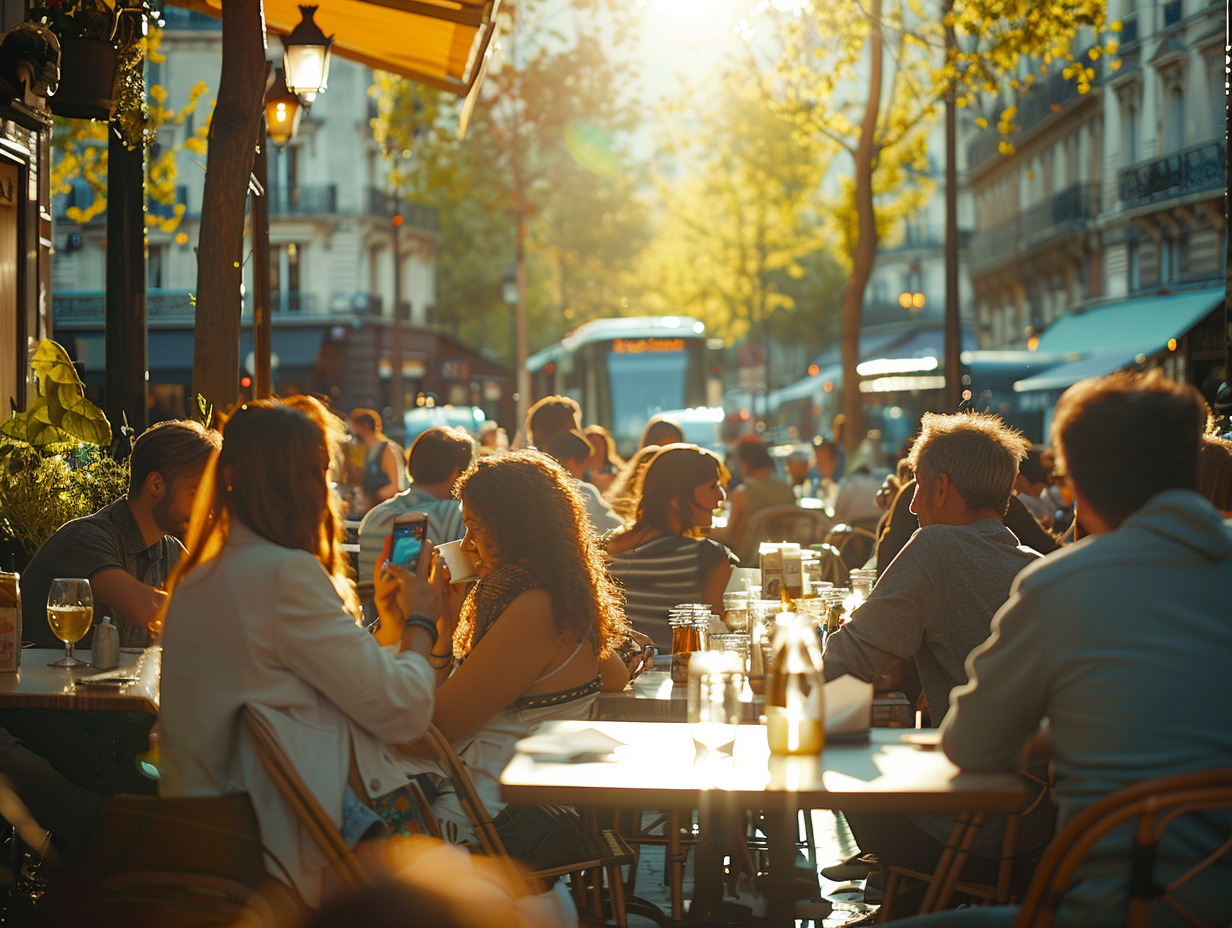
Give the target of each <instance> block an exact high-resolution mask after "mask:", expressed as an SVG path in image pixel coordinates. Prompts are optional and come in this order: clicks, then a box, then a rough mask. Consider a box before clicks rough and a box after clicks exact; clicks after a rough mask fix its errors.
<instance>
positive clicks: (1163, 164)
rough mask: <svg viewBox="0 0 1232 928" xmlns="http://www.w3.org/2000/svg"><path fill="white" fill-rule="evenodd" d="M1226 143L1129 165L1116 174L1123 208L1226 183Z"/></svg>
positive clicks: (1215, 143) (1218, 187) (1192, 147)
mask: <svg viewBox="0 0 1232 928" xmlns="http://www.w3.org/2000/svg"><path fill="white" fill-rule="evenodd" d="M1227 177H1228V146H1227V144H1226V143H1224V142H1221V141H1219V140H1215V141H1211V142H1202V143H1200V144H1198V145H1192V146H1190V147H1189V148H1184V149H1182V150H1181V151H1178V152H1174V153H1173V154H1170V155H1165V156H1164V157H1162V158H1156V159H1154V160H1152V161H1142V162H1140V163H1138V164H1134V165H1130V166H1129V167H1127V168H1125V169H1124V170H1123V171H1121V173H1120V174H1119V175H1118V178H1117V180H1118V187H1119V193H1120V196H1121V206H1122V208H1123V209H1133V208H1135V207H1138V206H1147V205H1149V204H1151V203H1162V202H1164V201H1165V200H1174V199H1177V198H1179V197H1184V196H1189V195H1190V194H1192V193H1202V192H1203V191H1206V190H1219V189H1222V188H1223V187H1226V186H1227Z"/></svg>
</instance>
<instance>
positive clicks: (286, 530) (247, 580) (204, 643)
mask: <svg viewBox="0 0 1232 928" xmlns="http://www.w3.org/2000/svg"><path fill="white" fill-rule="evenodd" d="M295 406H296V407H298V408H293V407H292V406H291V404H290V403H289V402H281V401H274V400H268V401H261V402H256V403H250V404H248V405H246V406H242V407H240V408H239V409H238V410H236V411H235V413H234V414H233V415H232V416H231V418H230V419H229V420H228V421H227V423H226V425H225V426H224V428H223V446H222V450H221V452H219V453H217V454H216V456H215V458H214V459H212V460H211V462H210V464H209V466H208V468H207V470H206V473H205V476H204V478H203V481H202V488H203V492H202V494H201V497H199V498H198V500H197V503H196V506H195V511H194V514H193V520H192V528H191V530H190V532H189V538H188V554H187V555H186V556H185V558H184V561H183V563H182V564H181V565H180V567H179V569H178V571H177V573H176V575H175V577H173V591H172V595H171V600H170V604H169V606H168V609H167V616H166V631H165V632H164V636H163V642H164V644H163V649H164V650H163V664H162V705H161V712H160V729H161V739H162V740H161V748H162V782H161V786H160V789H161V792H162V793H163V794H164V795H169V796H210V795H221V794H230V793H239V792H247V793H249V794H250V795H251V797H252V801H253V805H254V806H255V808H256V812H257V819H258V822H259V825H260V829H261V839H262V842H263V843H264V845H265V847H266V849H267V850H268V852H269V853H270V855H271V856H272V857H273V858H275V862H274V863H273V864H272V865H271V867H270V869H271V872H273V873H275V874H282V875H284V876H286V877H287V878H289V880H290V882H292V883H293V884H294V886H295V887H296V889H298V890H299V892H300V894H301V895H302V896H303V897H304V900H305V901H306V902H307V903H308V904H309V905H316V904H318V902H319V901H320V898H321V894H322V888H323V887H322V877H323V874H324V872H325V870H326V867H327V861H326V860H325V859H324V858H323V857H322V855H321V854H320V853H319V852H318V851H317V849H316V848H315V846H314V845H313V843H312V841H311V840H310V839H309V837H308V835H307V834H306V833H305V832H304V831H303V829H302V828H301V827H300V826H299V824H298V822H297V820H296V818H295V815H294V814H293V812H292V811H291V809H290V807H289V806H288V805H287V804H286V803H285V802H283V800H282V798H281V796H280V794H279V793H278V791H277V789H276V788H275V786H274V784H273V783H272V782H271V781H270V779H269V778H268V777H267V776H266V774H265V772H264V770H263V769H262V767H261V765H260V763H259V761H258V759H257V756H256V753H255V749H254V746H253V744H252V742H251V740H250V738H249V735H248V732H247V731H246V729H245V727H244V725H243V723H242V719H241V714H240V710H241V709H242V708H243V707H244V706H249V707H252V708H254V709H255V710H256V711H258V712H259V713H260V714H261V715H262V716H264V717H265V718H266V719H267V720H268V721H269V722H270V723H271V724H272V725H273V727H274V729H275V731H276V733H277V736H278V740H279V742H280V743H281V745H282V747H283V749H284V750H285V751H286V753H287V755H288V756H289V758H290V759H291V761H292V763H293V764H294V766H295V769H296V770H297V771H298V772H299V774H300V775H301V776H302V777H303V778H304V780H305V782H306V783H307V784H308V786H309V788H310V789H311V790H312V792H313V794H314V795H315V796H316V798H317V799H318V800H319V801H320V803H321V805H322V806H323V807H324V808H325V810H326V812H328V813H329V814H330V816H331V817H332V818H333V819H334V822H335V824H337V825H338V826H339V827H340V828H342V829H343V832H344V834H348V833H349V837H351V838H352V839H353V840H358V838H359V837H360V836H361V834H362V833H363V832H365V831H366V830H367V829H368V828H369V827H371V826H376V827H375V830H376V831H383V829H382V828H381V827H380V820H381V819H385V820H386V821H389V815H388V814H387V813H388V812H389V811H390V810H391V809H392V808H393V807H394V805H395V802H394V799H396V797H398V796H399V795H400V794H401V791H402V789H403V788H404V787H405V785H406V782H407V773H406V770H405V769H404V762H403V761H402V760H400V759H399V755H398V754H396V753H395V752H393V751H391V750H390V749H389V748H388V747H387V745H388V744H391V743H401V742H409V741H413V740H415V739H416V738H418V737H419V736H420V735H421V734H422V733H423V732H424V731H425V730H426V728H427V726H428V722H429V721H430V720H431V718H432V711H433V691H434V689H435V683H436V680H435V674H434V672H433V670H432V668H431V666H430V665H429V663H428V660H427V655H428V654H429V653H430V650H431V646H432V644H433V642H434V641H435V640H436V629H435V628H434V627H433V625H432V623H430V622H426V621H424V620H418V621H417V620H416V619H415V618H414V616H412V618H411V619H409V620H407V621H406V623H405V627H404V628H403V630H402V634H401V640H400V645H399V648H398V649H397V650H396V651H395V650H392V649H391V650H383V649H382V648H381V647H380V646H379V645H378V644H377V642H376V641H375V639H373V637H372V636H371V635H369V634H368V633H367V632H366V631H365V630H364V629H362V628H361V627H360V626H359V625H357V624H356V618H355V617H356V616H357V615H358V602H357V600H356V597H355V592H354V589H353V587H352V585H351V584H350V583H349V582H348V580H347V578H346V574H345V555H344V554H343V553H342V551H341V548H340V546H339V544H338V538H339V532H338V528H339V519H338V515H337V512H336V509H335V503H334V497H333V496H332V495H331V493H330V488H329V484H328V482H327V477H326V471H327V469H328V467H329V462H330V460H331V452H332V451H333V447H332V445H333V442H332V438H333V436H332V435H331V432H332V431H335V430H334V428H333V426H334V425H335V424H336V423H335V420H334V419H333V417H332V416H331V415H330V414H329V413H328V412H327V411H326V409H325V408H324V407H323V406H322V405H321V404H320V403H317V402H316V401H315V400H311V399H307V398H303V397H300V398H296V400H295ZM422 569H423V571H424V573H425V576H426V571H427V569H428V565H427V564H424V565H422ZM401 593H402V597H403V598H405V597H406V596H407V590H402V591H401ZM408 604H409V605H413V603H408ZM407 611H410V610H409V609H408V610H407ZM396 804H397V805H399V806H402V805H404V804H403V803H396ZM374 809H375V812H374V811H373V810H374Z"/></svg>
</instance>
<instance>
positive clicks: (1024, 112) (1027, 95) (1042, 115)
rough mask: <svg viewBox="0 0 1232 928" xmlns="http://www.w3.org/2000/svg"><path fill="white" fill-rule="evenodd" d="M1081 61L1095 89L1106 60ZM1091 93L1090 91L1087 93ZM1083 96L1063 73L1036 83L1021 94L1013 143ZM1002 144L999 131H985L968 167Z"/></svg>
mask: <svg viewBox="0 0 1232 928" xmlns="http://www.w3.org/2000/svg"><path fill="white" fill-rule="evenodd" d="M1079 61H1080V62H1082V63H1083V64H1085V65H1086V66H1087V67H1089V68H1091V69H1092V70H1093V71H1094V72H1095V77H1094V79H1093V80H1092V81H1091V84H1092V87H1094V85H1095V84H1097V83H1098V82H1099V81H1100V80H1101V79H1102V78H1103V74H1104V61H1103V59H1102V58H1100V59H1098V60H1097V61H1090V60H1088V59H1087V57H1086V55H1081V56H1079ZM1091 92H1092V91H1088V93H1091ZM1081 96H1083V94H1080V93H1079V92H1078V84H1077V82H1076V81H1075V80H1074V79H1073V78H1068V77H1066V76H1065V75H1064V74H1062V73H1061V72H1060V71H1054V72H1053V73H1051V74H1049V75H1048V76H1047V77H1045V78H1044V79H1043V80H1042V81H1040V82H1039V83H1037V84H1034V85H1033V86H1032V87H1031V89H1030V90H1027V91H1025V92H1023V93H1020V94H1019V95H1018V99H1017V107H1018V112H1017V114H1016V115H1015V117H1014V123H1015V125H1016V126H1017V127H1018V128H1017V129H1016V130H1015V132H1014V134H1013V135H1012V136H1011V137H1010V141H1011V142H1013V141H1015V140H1016V139H1017V138H1020V137H1021V136H1022V134H1023V133H1026V132H1029V131H1030V130H1031V129H1032V128H1033V127H1034V126H1035V125H1036V124H1038V123H1039V122H1041V121H1042V120H1044V119H1047V118H1048V117H1049V116H1052V115H1053V114H1054V113H1058V112H1060V111H1061V110H1063V109H1065V107H1067V106H1068V105H1069V104H1071V103H1073V102H1074V101H1075V100H1077V99H1078V98H1079V97H1081ZM1001 141H1002V136H1001V134H1000V133H999V132H996V131H995V130H993V129H985V130H982V131H981V132H980V133H979V134H978V135H977V136H976V137H975V138H974V139H973V140H972V141H971V143H970V144H969V145H968V146H967V168H968V169H970V168H974V167H976V166H978V165H980V164H983V163H984V162H985V161H986V160H988V159H989V158H991V157H992V156H993V155H995V154H996V153H997V151H998V148H999V146H1000V143H1001Z"/></svg>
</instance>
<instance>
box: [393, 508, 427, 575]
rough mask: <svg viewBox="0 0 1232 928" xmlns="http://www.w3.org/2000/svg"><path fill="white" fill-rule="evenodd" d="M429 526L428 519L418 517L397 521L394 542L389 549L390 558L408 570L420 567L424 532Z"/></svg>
mask: <svg viewBox="0 0 1232 928" xmlns="http://www.w3.org/2000/svg"><path fill="white" fill-rule="evenodd" d="M427 527H428V520H427V519H417V520H415V521H414V522H403V523H400V524H399V523H395V524H394V530H393V544H392V545H391V546H390V549H389V559H390V560H391V561H393V562H394V563H395V564H398V565H400V566H402V567H405V568H406V569H407V570H415V569H417V568H418V567H419V552H420V551H421V550H422V549H423V540H424V533H425V532H426V530H427Z"/></svg>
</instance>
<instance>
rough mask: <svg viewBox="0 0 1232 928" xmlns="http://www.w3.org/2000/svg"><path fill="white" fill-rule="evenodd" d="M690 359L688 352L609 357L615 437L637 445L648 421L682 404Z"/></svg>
mask: <svg viewBox="0 0 1232 928" xmlns="http://www.w3.org/2000/svg"><path fill="white" fill-rule="evenodd" d="M688 365H689V358H688V355H687V353H686V352H685V351H683V350H680V351H648V352H645V353H642V354H616V353H613V354H609V355H608V356H607V369H608V383H609V385H610V389H611V396H612V426H611V429H612V434H613V435H614V436H615V437H616V439H617V440H618V441H621V440H624V441H627V440H630V439H631V440H632V441H633V442H634V443H635V444H636V442H637V439H638V438H639V437H640V436H641V434H642V429H643V428H644V427H645V426H646V420H648V419H649V418H650V417H651V416H653V415H655V413H658V412H662V411H663V410H664V409H671V408H673V407H677V406H679V405H680V398H681V397H683V396H685V374H686V372H687V370H688Z"/></svg>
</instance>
